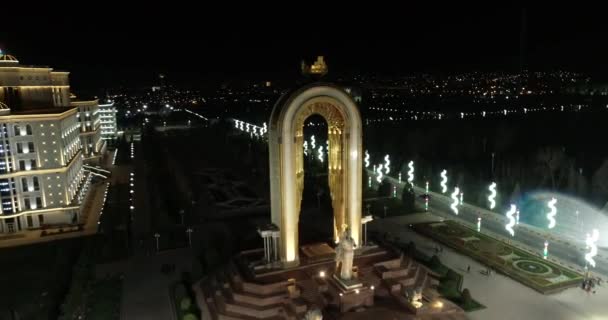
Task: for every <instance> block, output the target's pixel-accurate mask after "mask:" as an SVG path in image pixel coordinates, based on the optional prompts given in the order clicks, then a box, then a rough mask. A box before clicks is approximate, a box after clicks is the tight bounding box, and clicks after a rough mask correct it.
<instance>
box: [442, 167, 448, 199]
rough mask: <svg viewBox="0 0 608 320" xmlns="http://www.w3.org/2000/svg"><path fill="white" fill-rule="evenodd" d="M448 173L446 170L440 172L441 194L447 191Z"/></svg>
mask: <svg viewBox="0 0 608 320" xmlns="http://www.w3.org/2000/svg"><path fill="white" fill-rule="evenodd" d="M447 183H448V172H447V170H443V171H441V193H445V192H446V191H448V185H447Z"/></svg>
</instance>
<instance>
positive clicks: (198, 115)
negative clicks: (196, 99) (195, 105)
mask: <svg viewBox="0 0 608 320" xmlns="http://www.w3.org/2000/svg"><path fill="white" fill-rule="evenodd" d="M184 111H186V112H188V113H190V114H193V115H195V116H197V117H199V118H201V119H203V120H209V119H207V118H205V117H203V116H202V115H200V114H198V113H196V112H193V111H191V110H188V109H184ZM189 121H190V120H188V122H189ZM188 124H190V123H188Z"/></svg>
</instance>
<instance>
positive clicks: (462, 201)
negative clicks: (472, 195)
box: [460, 192, 464, 205]
mask: <svg viewBox="0 0 608 320" xmlns="http://www.w3.org/2000/svg"><path fill="white" fill-rule="evenodd" d="M463 199H464V192H461V193H460V205H462V204H463V203H464V200H463Z"/></svg>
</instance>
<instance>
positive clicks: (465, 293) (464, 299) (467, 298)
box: [462, 288, 473, 306]
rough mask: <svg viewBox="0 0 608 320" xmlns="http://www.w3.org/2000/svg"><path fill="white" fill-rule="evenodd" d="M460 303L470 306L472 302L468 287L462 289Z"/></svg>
mask: <svg viewBox="0 0 608 320" xmlns="http://www.w3.org/2000/svg"><path fill="white" fill-rule="evenodd" d="M462 304H463V305H465V306H470V305H471V304H473V298H472V297H471V292H470V291H469V289H466V288H465V289H464V290H462Z"/></svg>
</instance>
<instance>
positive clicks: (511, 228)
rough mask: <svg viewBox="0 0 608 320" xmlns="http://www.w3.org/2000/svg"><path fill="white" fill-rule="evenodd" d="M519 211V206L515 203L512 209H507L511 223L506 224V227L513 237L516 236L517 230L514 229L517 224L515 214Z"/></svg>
mask: <svg viewBox="0 0 608 320" xmlns="http://www.w3.org/2000/svg"><path fill="white" fill-rule="evenodd" d="M516 211H517V207H516V206H515V205H514V204H511V209H510V210H509V211H507V219H509V223H507V225H505V229H506V230H507V231H509V234H510V235H511V237H514V236H515V230H513V226H515V217H513V215H514V214H515V212H516Z"/></svg>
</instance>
